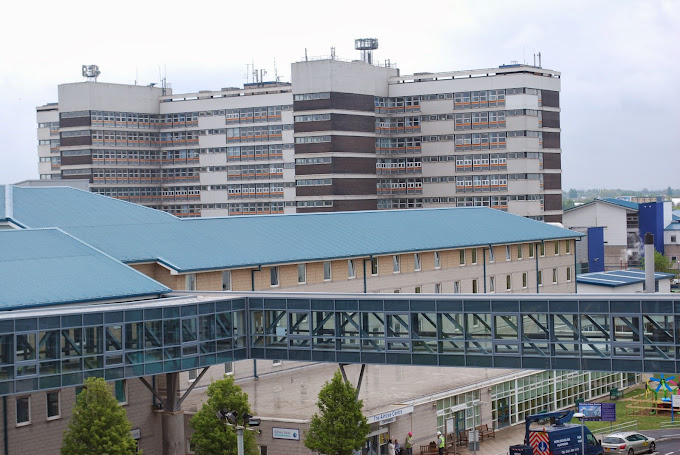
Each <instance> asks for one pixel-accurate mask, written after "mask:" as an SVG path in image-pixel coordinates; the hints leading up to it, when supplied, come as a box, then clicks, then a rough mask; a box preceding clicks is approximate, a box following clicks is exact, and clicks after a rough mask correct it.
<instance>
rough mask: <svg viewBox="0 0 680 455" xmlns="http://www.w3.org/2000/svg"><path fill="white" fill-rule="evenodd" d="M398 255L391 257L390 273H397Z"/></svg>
mask: <svg viewBox="0 0 680 455" xmlns="http://www.w3.org/2000/svg"><path fill="white" fill-rule="evenodd" d="M399 269H400V267H399V255H397V254H395V255H394V256H392V272H394V273H399Z"/></svg>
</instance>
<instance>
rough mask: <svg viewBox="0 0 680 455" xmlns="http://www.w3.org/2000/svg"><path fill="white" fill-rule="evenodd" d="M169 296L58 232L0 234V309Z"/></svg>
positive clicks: (156, 285)
mask: <svg viewBox="0 0 680 455" xmlns="http://www.w3.org/2000/svg"><path fill="white" fill-rule="evenodd" d="M167 292H170V289H169V288H167V287H165V286H163V285H162V284H160V283H158V282H156V281H154V280H152V279H151V278H149V277H147V276H146V275H144V274H142V273H140V272H137V271H136V270H134V269H132V268H130V267H128V266H127V265H125V264H122V263H121V262H119V261H117V260H115V259H113V258H111V257H109V256H107V255H105V254H103V253H101V252H99V251H97V250H95V249H93V248H91V247H89V246H87V245H85V244H83V243H82V242H80V241H78V240H76V239H74V238H73V237H71V236H69V235H67V234H65V233H63V232H61V231H60V230H58V229H38V230H31V229H27V230H4V231H0V310H6V309H17V308H28V307H34V306H43V305H56V304H63V303H74V302H92V301H100V300H109V299H118V300H119V299H121V298H126V297H140V296H153V295H159V294H162V293H167Z"/></svg>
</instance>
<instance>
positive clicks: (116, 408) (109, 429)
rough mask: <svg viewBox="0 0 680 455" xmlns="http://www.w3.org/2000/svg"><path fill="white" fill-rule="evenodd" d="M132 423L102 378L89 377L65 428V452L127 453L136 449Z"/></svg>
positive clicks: (68, 454) (83, 454) (77, 454)
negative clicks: (131, 434)
mask: <svg viewBox="0 0 680 455" xmlns="http://www.w3.org/2000/svg"><path fill="white" fill-rule="evenodd" d="M131 428H132V425H131V424H130V421H129V420H128V419H127V414H126V413H125V409H124V408H122V407H121V406H120V405H119V404H118V401H117V400H116V398H115V397H114V396H113V393H112V390H111V388H110V387H109V385H108V384H106V382H105V381H104V379H102V378H87V379H86V380H85V384H84V385H83V390H82V391H81V392H80V393H79V394H78V398H77V399H76V405H75V407H74V408H73V417H72V418H71V421H70V422H69V425H68V429H67V430H66V431H65V432H64V439H63V441H62V446H61V453H62V455H91V454H107V455H127V454H130V455H132V454H136V453H137V443H136V442H135V440H134V439H132V436H130V429H131Z"/></svg>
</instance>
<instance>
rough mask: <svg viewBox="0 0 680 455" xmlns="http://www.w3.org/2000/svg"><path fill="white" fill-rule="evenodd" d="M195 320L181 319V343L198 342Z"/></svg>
mask: <svg viewBox="0 0 680 455" xmlns="http://www.w3.org/2000/svg"><path fill="white" fill-rule="evenodd" d="M197 323H198V321H197V320H196V318H186V319H182V343H189V342H192V341H196V340H198V333H197V327H196V326H197Z"/></svg>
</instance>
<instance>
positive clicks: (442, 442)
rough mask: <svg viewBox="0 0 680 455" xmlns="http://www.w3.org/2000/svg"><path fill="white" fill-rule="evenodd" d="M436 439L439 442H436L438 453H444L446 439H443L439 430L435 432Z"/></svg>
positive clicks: (440, 454)
mask: <svg viewBox="0 0 680 455" xmlns="http://www.w3.org/2000/svg"><path fill="white" fill-rule="evenodd" d="M437 441H438V442H439V444H437V448H438V449H439V455H444V447H445V446H446V439H444V435H442V432H441V431H438V432H437Z"/></svg>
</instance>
